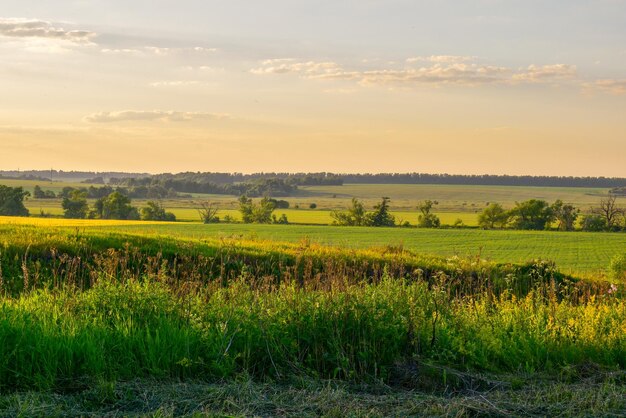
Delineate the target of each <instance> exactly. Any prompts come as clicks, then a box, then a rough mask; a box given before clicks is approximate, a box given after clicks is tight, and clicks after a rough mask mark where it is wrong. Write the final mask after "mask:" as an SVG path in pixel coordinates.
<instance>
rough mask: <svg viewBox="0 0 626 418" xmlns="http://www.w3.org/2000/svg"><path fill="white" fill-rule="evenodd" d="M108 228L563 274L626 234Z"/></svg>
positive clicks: (582, 269) (594, 266) (595, 269)
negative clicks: (462, 259) (553, 268)
mask: <svg viewBox="0 0 626 418" xmlns="http://www.w3.org/2000/svg"><path fill="white" fill-rule="evenodd" d="M109 230H110V231H123V232H125V233H132V234H142V235H164V236H176V237H185V238H192V239H203V238H208V237H220V236H226V237H227V236H244V237H248V238H250V237H252V238H255V237H256V238H258V239H263V240H274V241H287V242H299V241H302V240H303V239H307V240H310V241H312V242H315V243H320V244H324V245H333V246H340V247H347V248H371V247H384V246H388V245H393V246H398V245H401V246H403V247H404V248H406V249H408V250H411V251H414V252H418V253H424V254H435V255H440V256H448V257H449V256H454V255H459V256H470V255H471V256H477V255H480V256H481V257H483V258H486V259H489V260H493V261H496V262H503V263H522V262H527V261H530V260H534V259H538V258H540V259H545V260H552V261H554V262H556V263H557V265H558V266H559V268H560V269H561V270H563V271H564V272H567V273H583V274H586V275H590V274H601V273H602V272H603V271H604V270H605V269H606V268H607V266H608V264H609V262H610V260H611V258H612V257H614V256H615V255H617V254H621V253H623V252H624V250H625V249H626V234H624V233H590V232H574V233H572V232H569V233H568V232H556V231H509V230H505V231H486V230H478V229H415V228H410V229H404V228H368V227H332V226H304V225H246V224H217V225H201V224H168V225H154V224H153V225H142V224H137V225H124V226H119V227H118V226H115V227H111V229H109Z"/></svg>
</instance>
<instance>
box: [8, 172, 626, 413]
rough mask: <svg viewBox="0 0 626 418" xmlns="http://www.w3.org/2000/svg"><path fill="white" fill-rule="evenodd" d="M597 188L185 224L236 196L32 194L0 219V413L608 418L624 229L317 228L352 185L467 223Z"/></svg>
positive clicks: (315, 199) (459, 191)
mask: <svg viewBox="0 0 626 418" xmlns="http://www.w3.org/2000/svg"><path fill="white" fill-rule="evenodd" d="M66 184H67V183H66ZM16 185H22V186H27V187H34V184H31V183H28V182H27V183H24V182H23V181H21V183H20V181H18V182H16V183H14V184H13V186H16ZM55 186H57V187H58V186H59V185H58V184H57V185H55ZM74 186H77V185H74ZM42 187H43V188H46V187H47V186H44V185H42ZM50 187H52V186H50ZM79 187H80V186H79ZM55 190H58V189H55ZM605 193H606V190H604V189H569V188H532V187H520V188H513V187H499V186H498V187H496V186H480V187H479V186H428V185H416V186H413V185H346V186H332V187H331V186H310V187H309V186H307V187H302V188H301V189H300V190H299V191H298V193H297V195H296V196H293V197H289V198H288V200H289V202H290V208H289V209H279V210H276V212H275V213H276V214H278V215H280V214H282V213H285V214H286V215H287V216H288V218H289V220H290V224H289V225H262V224H243V223H213V224H202V223H200V222H199V217H198V212H197V209H196V206H197V205H198V203H199V202H201V201H204V200H210V201H212V202H216V204H217V205H218V207H219V211H218V216H220V217H224V216H226V215H229V216H231V217H233V218H235V220H238V219H240V214H239V212H238V210H237V206H238V204H237V200H236V198H235V197H234V196H224V195H201V194H198V195H196V194H194V195H193V196H192V197H186V198H177V199H165V200H163V205H164V207H166V208H167V209H168V210H171V211H173V212H174V213H175V214H176V215H177V218H178V220H179V221H183V222H154V221H152V222H151V221H130V220H104V219H62V218H60V215H61V213H62V212H61V208H60V200H59V199H29V200H28V201H27V202H26V203H27V206H28V207H29V209H30V210H31V213H32V214H33V215H35V216H31V217H22V218H20V217H0V292H1V293H2V295H3V296H1V298H2V302H1V303H0V310H1V312H0V315H1V316H2V320H0V342H1V343H2V344H3V345H4V346H5V347H8V348H9V350H6V351H5V353H6V354H5V356H4V357H3V359H2V361H0V392H1V393H3V394H4V395H0V413H1V414H4V415H9V416H13V415H25V416H36V415H40V411H42V410H50V409H51V408H52V409H54V410H55V411H57V413H58V415H106V414H108V413H112V411H115V412H114V413H118V414H119V413H121V414H122V415H135V414H138V415H142V414H147V415H152V414H156V415H164V416H174V415H191V414H194V413H201V414H206V415H212V414H218V415H263V416H265V415H289V414H291V415H306V416H317V415H330V416H343V415H348V416H350V415H358V416H388V415H401V416H403V415H419V414H427V415H460V416H463V415H472V414H483V415H517V414H522V415H524V414H526V415H533V414H535V415H536V414H540V415H541V414H548V415H558V414H562V415H563V414H564V415H576V414H579V413H580V412H581V411H585V413H590V414H591V415H611V414H613V415H619V414H620V413H622V412H623V411H625V410H626V404H625V403H624V397H623V393H624V390H626V389H625V387H624V382H626V374H625V373H626V372H625V369H626V362H625V359H626V339H625V335H626V306H625V302H624V301H625V299H624V297H625V296H624V295H625V294H626V287H625V286H626V283H625V282H624V281H623V279H621V278H619V277H620V276H616V275H615V272H614V270H611V269H610V268H609V266H610V265H613V264H610V263H611V260H615V259H616V257H619V256H620V255H622V254H624V253H625V249H626V234H624V233H621V232H620V233H610V232H598V233H593V232H557V231H517V230H510V229H505V230H481V229H477V228H456V229H455V228H439V229H429V228H398V227H395V228H383V227H340V226H329V225H325V224H328V223H329V222H330V220H331V218H330V211H331V210H336V209H343V208H345V206H347V205H348V204H349V202H350V200H351V199H352V197H357V198H359V199H362V200H363V201H364V203H365V204H366V206H368V207H371V206H373V205H374V204H376V203H377V202H378V201H379V200H380V196H381V195H385V196H390V197H391V198H392V203H393V204H392V213H393V214H394V215H395V216H396V217H397V218H401V219H404V220H409V221H410V222H411V223H414V222H415V220H416V217H417V213H416V210H415V206H416V205H417V203H418V202H419V201H420V200H426V199H436V200H438V201H439V205H437V214H438V215H439V216H440V217H441V219H442V223H443V224H452V223H453V222H455V221H456V219H458V218H460V219H461V220H462V221H463V224H465V225H469V226H471V225H474V224H475V220H476V212H477V211H479V208H483V207H484V206H485V205H486V204H487V203H488V202H499V203H502V204H503V205H507V206H512V205H513V204H514V202H515V201H518V200H524V199H530V198H541V199H547V200H556V199H559V198H561V199H568V201H571V202H574V203H575V204H577V205H579V206H581V207H584V206H585V205H589V206H591V205H593V204H595V203H596V202H597V200H598V199H599V198H601V196H603V195H604V194H605ZM311 203H315V204H316V206H317V207H316V208H315V209H310V208H309V205H310V204H311ZM133 204H136V205H138V206H142V205H143V204H145V201H142V200H136V201H133ZM296 205H297V206H298V208H296ZM40 210H41V211H42V212H44V213H49V214H52V215H57V216H59V217H38V216H36V215H38V214H39V212H40ZM557 392H558V393H561V394H562V395H561V396H562V398H554V395H553V394H554V393H557ZM590 394H593V396H591V395H590ZM547 400H549V401H547Z"/></svg>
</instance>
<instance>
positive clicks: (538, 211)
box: [511, 199, 554, 230]
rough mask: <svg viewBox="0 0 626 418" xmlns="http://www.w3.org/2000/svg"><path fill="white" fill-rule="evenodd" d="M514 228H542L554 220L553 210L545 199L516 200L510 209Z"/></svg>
mask: <svg viewBox="0 0 626 418" xmlns="http://www.w3.org/2000/svg"><path fill="white" fill-rule="evenodd" d="M511 217H512V218H513V227H514V228H515V229H531V230H543V229H546V227H547V226H548V224H549V223H550V222H552V221H553V220H554V211H553V210H552V207H551V206H550V205H549V204H548V202H546V201H545V200H539V199H530V200H526V201H524V202H516V203H515V207H514V208H513V209H512V210H511Z"/></svg>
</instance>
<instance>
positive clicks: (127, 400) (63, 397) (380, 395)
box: [0, 375, 626, 418]
mask: <svg viewBox="0 0 626 418" xmlns="http://www.w3.org/2000/svg"><path fill="white" fill-rule="evenodd" d="M605 376H607V375H605ZM623 390H624V387H623V386H622V385H620V384H616V383H615V380H614V378H611V377H605V378H602V379H584V380H582V381H581V382H578V383H568V384H564V383H559V382H554V381H549V380H548V381H542V380H539V381H535V382H529V383H527V384H525V385H523V387H518V388H516V389H511V388H509V389H506V388H505V389H499V390H489V391H464V392H459V393H456V394H452V395H449V394H448V395H446V394H441V393H428V392H424V391H416V390H406V389H403V390H398V389H397V388H393V387H389V386H387V385H384V384H380V383H374V384H369V385H362V384H360V385H355V384H350V383H346V382H342V381H336V380H331V381H327V380H313V379H293V380H292V381H291V382H287V383H284V382H283V383H276V382H255V381H254V380H251V379H249V378H247V377H245V376H242V377H239V378H237V379H235V380H231V381H218V382H206V381H202V380H187V381H185V382H181V381H163V380H154V379H134V380H132V381H129V382H107V381H102V382H100V383H98V384H96V385H94V386H92V387H88V388H85V389H84V390H80V391H75V392H70V393H59V392H33V391H30V392H21V393H15V394H10V395H6V396H2V395H0V415H3V416H11V417H15V416H20V417H39V416H107V417H119V416H138V417H174V416H191V417H204V416H208V417H214V416H228V417H232V416H237V417H239V416H241V417H244V416H264V417H265V416H299V417H319V416H324V417H338V418H339V417H346V416H348V417H388V416H394V417H405V416H447V417H473V416H551V417H556V416H559V417H571V416H594V417H595V416H613V417H616V416H623V415H624V411H626V397H624V396H623V395H624V393H623Z"/></svg>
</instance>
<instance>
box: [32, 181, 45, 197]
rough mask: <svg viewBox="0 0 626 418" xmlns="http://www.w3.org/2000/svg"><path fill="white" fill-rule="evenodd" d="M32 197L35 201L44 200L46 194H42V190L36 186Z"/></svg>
mask: <svg viewBox="0 0 626 418" xmlns="http://www.w3.org/2000/svg"><path fill="white" fill-rule="evenodd" d="M33 197H34V198H35V199H45V198H46V194H45V193H44V191H43V190H41V187H39V185H38V184H37V185H36V186H35V188H34V189H33Z"/></svg>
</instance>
